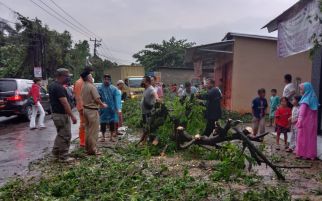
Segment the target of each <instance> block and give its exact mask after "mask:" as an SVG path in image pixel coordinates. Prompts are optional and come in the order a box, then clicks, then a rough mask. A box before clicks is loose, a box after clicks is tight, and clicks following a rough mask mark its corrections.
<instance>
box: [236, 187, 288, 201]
mask: <svg viewBox="0 0 322 201" xmlns="http://www.w3.org/2000/svg"><path fill="white" fill-rule="evenodd" d="M242 200H243V201H262V200H265V201H291V200H292V199H291V195H290V194H289V192H288V190H287V189H286V188H283V187H270V186H266V187H264V189H262V190H250V191H247V192H246V193H244V194H243V199H242Z"/></svg>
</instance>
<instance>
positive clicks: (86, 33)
mask: <svg viewBox="0 0 322 201" xmlns="http://www.w3.org/2000/svg"><path fill="white" fill-rule="evenodd" d="M30 1H31V2H32V3H34V4H35V5H36V6H37V7H39V8H41V9H42V10H43V11H45V12H46V13H47V14H49V15H51V16H52V17H54V18H56V19H57V20H59V21H60V22H62V23H64V24H65V25H67V26H68V27H70V28H72V29H73V30H75V31H77V32H78V33H80V34H82V35H83V36H86V37H88V38H91V35H92V34H93V35H94V36H97V35H96V34H95V33H94V32H92V31H91V30H90V29H88V28H87V27H86V26H84V25H83V24H82V23H80V22H79V21H78V20H77V19H75V18H74V17H73V16H71V15H70V14H68V12H66V11H65V10H64V9H63V8H62V7H61V6H59V5H58V4H57V3H56V2H55V1H53V0H50V1H51V2H52V3H53V4H54V5H55V6H56V7H57V8H58V9H59V10H60V11H62V12H63V13H64V14H65V15H67V16H68V17H69V18H70V19H72V20H73V21H75V22H76V23H77V24H79V26H78V25H75V24H74V23H73V22H71V21H70V20H68V19H67V18H66V17H64V16H62V15H61V14H60V13H59V12H58V11H56V10H55V9H54V8H52V7H51V6H49V5H48V4H46V3H45V2H44V1H43V0H38V1H40V2H41V3H42V4H43V5H44V6H46V7H47V8H48V9H50V10H51V11H52V12H54V13H55V14H56V15H58V16H56V15H54V14H53V13H52V12H50V11H48V10H47V9H45V8H44V7H42V6H40V5H39V4H37V3H36V2H34V1H33V0H30ZM59 17H60V18H59ZM61 18H62V19H61ZM67 22H68V23H69V24H71V25H72V26H71V25H69V24H67ZM80 26H81V27H80ZM97 38H100V39H102V37H99V36H98V37H97ZM94 46H95V44H94ZM97 47H98V46H97ZM101 47H102V48H104V49H105V50H107V52H108V54H109V55H111V57H110V58H114V60H122V59H118V58H116V57H114V55H113V54H112V52H111V51H110V49H109V47H108V45H107V44H106V43H105V42H104V41H102V46H101ZM94 48H95V47H94ZM94 55H95V53H94ZM123 61H125V60H123Z"/></svg>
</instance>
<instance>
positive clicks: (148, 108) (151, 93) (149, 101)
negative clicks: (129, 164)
mask: <svg viewBox="0 0 322 201" xmlns="http://www.w3.org/2000/svg"><path fill="white" fill-rule="evenodd" d="M142 87H143V88H144V92H143V97H142V101H141V110H142V119H143V135H142V137H141V140H140V142H142V143H145V142H146V140H147V137H148V135H149V134H150V126H151V125H150V124H151V112H152V110H153V107H154V104H155V103H156V101H158V100H159V99H158V95H157V93H156V92H155V90H154V88H153V87H152V85H151V78H150V77H149V76H144V78H143V81H142Z"/></svg>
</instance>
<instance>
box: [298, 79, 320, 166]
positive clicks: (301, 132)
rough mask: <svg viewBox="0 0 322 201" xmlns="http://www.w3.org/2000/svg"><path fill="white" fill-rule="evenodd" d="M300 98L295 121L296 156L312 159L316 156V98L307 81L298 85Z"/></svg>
mask: <svg viewBox="0 0 322 201" xmlns="http://www.w3.org/2000/svg"><path fill="white" fill-rule="evenodd" d="M300 91H301V94H302V95H303V96H302V99H301V101H300V113H299V118H298V122H297V125H296V126H297V127H298V139H297V145H296V157H297V158H303V159H309V160H314V159H315V158H316V157H317V130H318V107H319V103H318V99H317V96H316V94H315V92H314V89H313V86H312V84H311V83H309V82H305V83H303V84H301V85H300Z"/></svg>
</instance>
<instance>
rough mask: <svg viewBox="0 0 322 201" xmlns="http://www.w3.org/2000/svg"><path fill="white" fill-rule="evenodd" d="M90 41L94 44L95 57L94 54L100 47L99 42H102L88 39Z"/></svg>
mask: <svg viewBox="0 0 322 201" xmlns="http://www.w3.org/2000/svg"><path fill="white" fill-rule="evenodd" d="M89 40H90V41H93V42H94V57H96V56H97V54H96V52H97V48H98V47H99V46H101V42H102V40H97V39H96V38H95V39H94V40H92V39H91V38H90V39H89Z"/></svg>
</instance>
